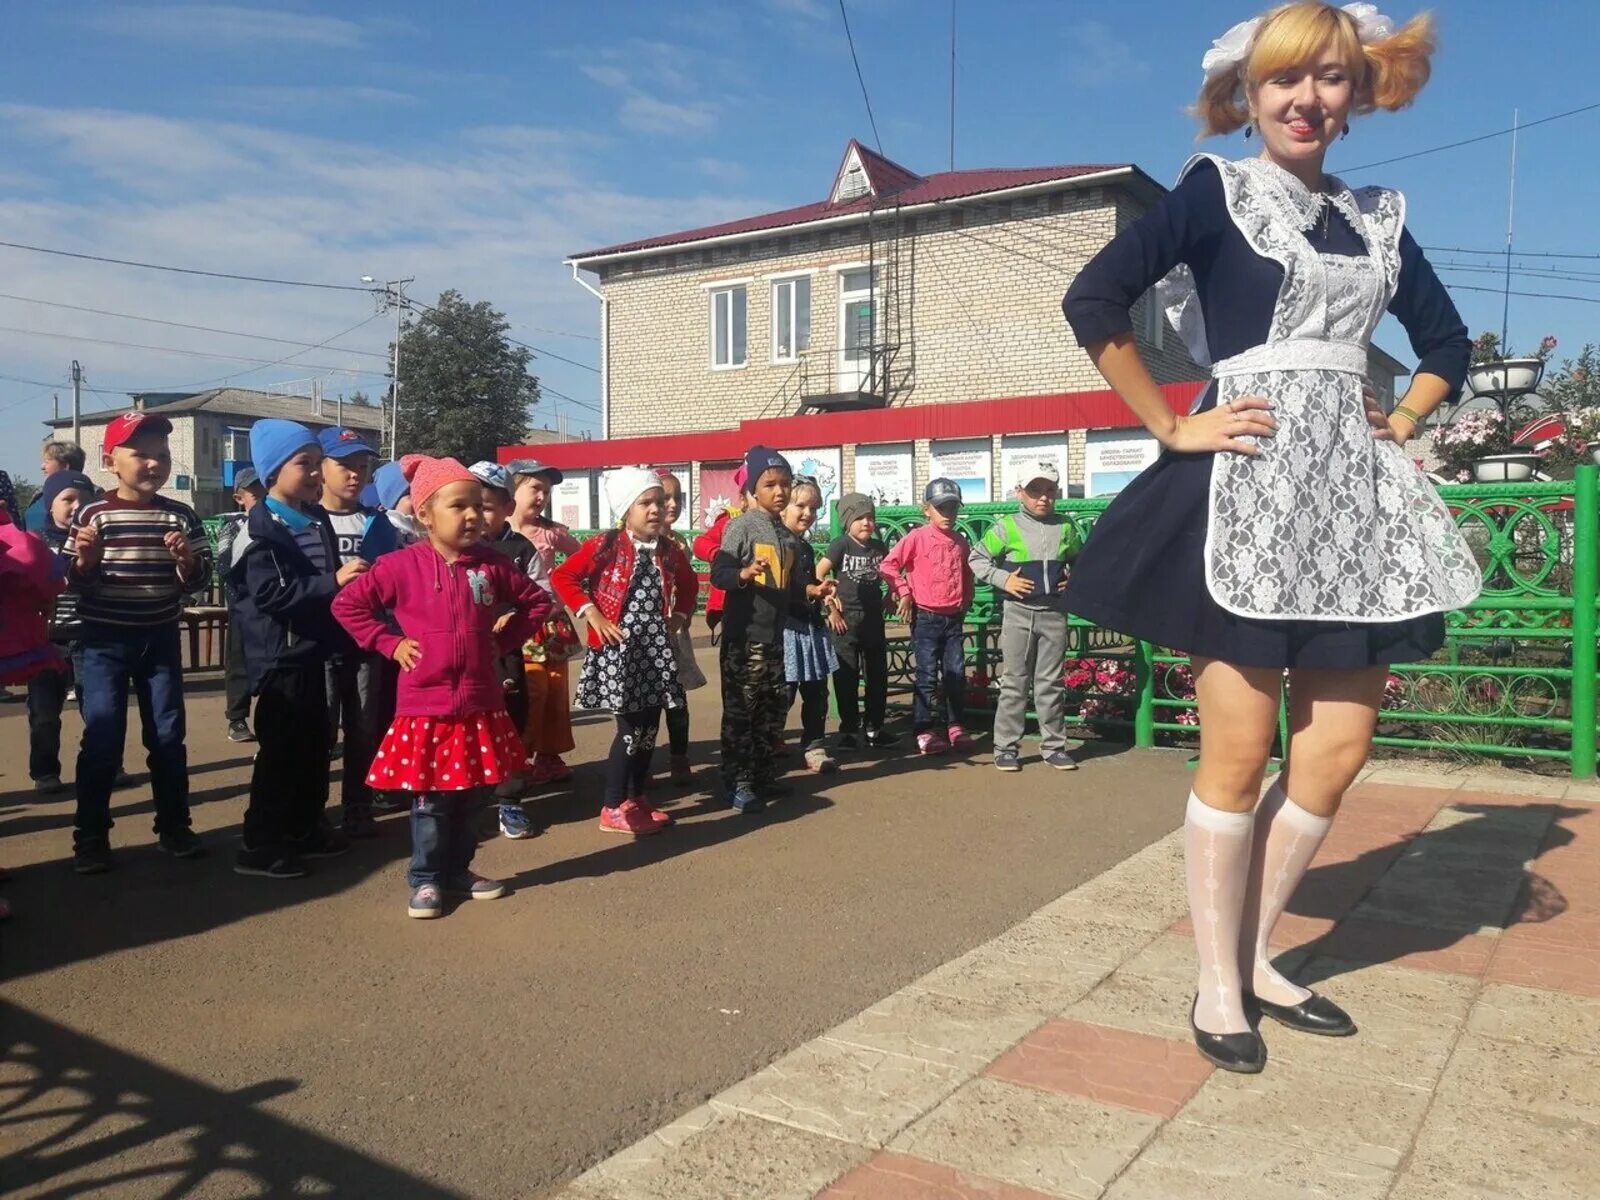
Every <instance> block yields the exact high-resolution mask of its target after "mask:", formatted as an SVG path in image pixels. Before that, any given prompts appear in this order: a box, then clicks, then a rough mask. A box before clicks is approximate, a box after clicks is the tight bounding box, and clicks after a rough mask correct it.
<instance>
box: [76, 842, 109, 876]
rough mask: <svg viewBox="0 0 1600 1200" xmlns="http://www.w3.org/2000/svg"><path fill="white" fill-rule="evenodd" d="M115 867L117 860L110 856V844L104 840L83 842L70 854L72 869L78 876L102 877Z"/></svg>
mask: <svg viewBox="0 0 1600 1200" xmlns="http://www.w3.org/2000/svg"><path fill="white" fill-rule="evenodd" d="M116 866H117V860H116V859H115V858H113V857H112V856H111V843H110V842H108V841H105V840H104V839H102V840H100V841H95V842H85V843H84V844H83V845H81V846H79V847H78V848H77V849H75V850H74V851H73V852H72V869H73V870H74V871H76V872H77V873H78V874H79V875H104V874H105V873H106V872H107V871H112V870H115V869H116Z"/></svg>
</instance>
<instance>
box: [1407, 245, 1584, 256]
mask: <svg viewBox="0 0 1600 1200" xmlns="http://www.w3.org/2000/svg"><path fill="white" fill-rule="evenodd" d="M1422 249H1424V250H1426V251H1428V253H1430V254H1486V255H1489V256H1491V257H1493V258H1504V257H1505V256H1506V253H1507V252H1506V251H1505V250H1503V249H1502V250H1466V249H1463V248H1462V247H1460V246H1423V247H1422ZM1510 254H1511V257H1512V258H1586V259H1597V258H1600V254H1557V253H1555V251H1553V250H1512V251H1510Z"/></svg>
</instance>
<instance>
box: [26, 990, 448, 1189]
mask: <svg viewBox="0 0 1600 1200" xmlns="http://www.w3.org/2000/svg"><path fill="white" fill-rule="evenodd" d="M0 1046H3V1052H0V1144H4V1146H5V1147H6V1158H5V1180H4V1186H5V1190H6V1191H7V1192H8V1193H14V1192H18V1191H24V1190H26V1191H27V1192H28V1194H29V1195H31V1196H34V1197H36V1198H39V1200H44V1198H50V1200H57V1198H61V1200H64V1198H66V1197H70V1196H81V1195H85V1194H88V1193H91V1192H92V1193H94V1194H97V1195H100V1194H103V1195H123V1194H128V1192H129V1191H132V1190H134V1189H137V1194H139V1195H160V1196H163V1197H179V1196H187V1195H191V1194H194V1193H196V1192H203V1194H206V1195H239V1196H242V1195H252V1196H288V1195H316V1196H333V1197H338V1196H344V1197H352V1198H354V1197H362V1198H366V1197H377V1196H393V1197H400V1196H404V1197H417V1198H418V1200H455V1198H457V1197H459V1196H460V1195H461V1193H458V1192H454V1191H449V1190H447V1189H445V1188H441V1187H438V1186H437V1185H435V1184H432V1183H429V1182H427V1181H426V1180H422V1179H418V1178H417V1177H416V1176H414V1175H410V1174H407V1173H406V1172H404V1171H401V1170H398V1169H397V1168H395V1167H391V1166H388V1165H386V1164H384V1163H381V1162H377V1161H375V1160H373V1159H370V1158H367V1157H365V1156H364V1155H362V1154H360V1153H358V1152H357V1151H355V1150H353V1149H351V1148H350V1147H348V1146H342V1145H340V1144H339V1143H337V1142H333V1141H329V1140H328V1139H326V1138H323V1137H320V1136H318V1135H317V1134H315V1133H310V1132H308V1131H306V1130H305V1129H302V1128H299V1127H298V1126H296V1125H293V1124H291V1123H289V1122H288V1121H285V1120H282V1119H280V1118H278V1117H275V1116H273V1115H271V1114H270V1113H267V1112H265V1111H264V1110H263V1109H262V1108H261V1107H260V1106H261V1105H262V1104H263V1103H265V1102H267V1101H270V1100H273V1099H276V1098H277V1097H280V1096H284V1095H287V1094H288V1093H290V1092H293V1091H295V1090H296V1088H298V1086H299V1083H298V1082H297V1081H296V1080H293V1079H264V1080H262V1081H261V1082H259V1083H255V1084H252V1085H250V1086H249V1087H245V1088H240V1089H239V1090H237V1091H231V1092H228V1091H220V1090H218V1089H215V1088H211V1087H207V1086H206V1085H205V1084H203V1083H199V1082H197V1081H196V1080H194V1079H191V1078H188V1077H187V1076H183V1075H179V1074H176V1073H174V1072H172V1071H167V1070H165V1069H163V1068H161V1067H158V1066H156V1065H155V1064H154V1063H151V1062H148V1061H146V1060H145V1059H141V1058H136V1057H134V1056H132V1055H129V1054H125V1053H123V1052H122V1051H120V1050H117V1049H115V1048H113V1047H111V1046H109V1045H107V1044H105V1043H104V1042H100V1041H96V1040H95V1039H93V1038H90V1037H86V1036H84V1035H83V1034H80V1033H76V1032H74V1031H73V1030H70V1029H67V1028H64V1027H63V1026H60V1025H57V1024H55V1023H54V1022H52V1021H49V1020H47V1019H45V1018H44V1017H41V1016H39V1015H38V1014H37V1013H34V1012H32V1011H30V1010H28V1009H24V1008H18V1007H15V1006H14V1005H11V1004H6V1003H4V1002H0ZM140 1184H143V1185H144V1186H143V1187H139V1185H140ZM124 1189H127V1190H126V1191H125V1190H124Z"/></svg>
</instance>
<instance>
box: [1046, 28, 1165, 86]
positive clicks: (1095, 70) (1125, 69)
mask: <svg viewBox="0 0 1600 1200" xmlns="http://www.w3.org/2000/svg"><path fill="white" fill-rule="evenodd" d="M1067 32H1068V36H1069V37H1070V38H1071V44H1070V45H1069V47H1068V49H1067V59H1066V67H1067V79H1068V81H1069V82H1071V83H1072V84H1074V85H1076V86H1078V87H1104V86H1106V85H1108V84H1116V83H1126V82H1128V81H1130V80H1135V79H1143V78H1145V77H1146V76H1147V75H1149V74H1150V64H1149V63H1148V62H1146V61H1145V60H1143V59H1141V58H1140V57H1139V56H1138V55H1137V54H1135V53H1134V50H1133V47H1132V46H1131V45H1129V44H1128V43H1127V42H1125V41H1123V40H1122V39H1121V38H1119V37H1118V36H1117V35H1116V34H1115V33H1113V32H1112V31H1111V29H1110V27H1109V26H1107V25H1104V24H1102V23H1101V22H1099V21H1080V22H1078V23H1077V24H1075V25H1073V26H1072V27H1071V28H1070V29H1069V30H1068V31H1067Z"/></svg>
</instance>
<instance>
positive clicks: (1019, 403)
mask: <svg viewBox="0 0 1600 1200" xmlns="http://www.w3.org/2000/svg"><path fill="white" fill-rule="evenodd" d="M1205 386H1206V384H1204V383H1169V384H1165V385H1163V386H1162V388H1161V391H1162V392H1163V394H1164V395H1165V396H1166V398H1167V403H1168V404H1169V405H1170V406H1171V407H1172V410H1173V412H1178V413H1183V412H1188V411H1189V404H1190V403H1191V402H1192V401H1193V400H1194V398H1195V396H1197V395H1199V393H1200V391H1201V390H1202V389H1203V388H1204V387H1205ZM1138 423H1139V422H1138V419H1137V418H1136V417H1134V415H1133V414H1132V413H1131V412H1129V411H1128V408H1127V406H1126V405H1125V404H1123V403H1122V400H1121V398H1120V397H1118V396H1117V394H1116V393H1115V392H1112V391H1098V392H1059V393H1056V394H1054V395H1047V396H1011V397H1007V398H1005V399H1001V400H971V401H968V402H966V403H964V404H914V405H909V406H907V407H905V408H890V409H869V410H867V411H864V412H843V413H822V414H816V415H807V416H799V417H776V418H772V419H770V420H764V421H742V422H740V424H739V427H738V428H737V429H711V430H705V431H702V432H699V433H672V434H663V435H661V436H659V437H637V438H613V439H611V440H610V441H589V442H542V443H540V444H539V445H537V446H502V447H501V448H500V450H499V454H498V457H499V460H500V461H501V462H503V463H504V462H510V461H511V460H512V459H514V458H537V459H538V460H539V461H540V462H543V463H548V464H550V465H551V466H553V467H560V468H562V469H563V470H574V471H576V470H584V469H599V470H605V469H607V468H609V467H624V466H632V465H635V464H638V463H653V464H657V465H664V464H670V463H681V462H691V461H699V462H723V461H729V462H731V461H733V460H735V459H739V458H742V457H744V452H745V451H746V450H748V449H749V448H750V447H751V446H754V445H757V444H759V445H763V446H771V447H773V448H774V449H776V450H801V449H816V448H819V447H823V446H844V445H850V444H856V445H872V444H875V443H879V442H909V441H912V440H914V439H916V438H958V437H988V436H989V435H990V434H995V433H999V434H1006V433H1049V432H1052V431H1056V430H1066V429H1125V428H1128V427H1130V426H1133V425H1137V424H1138Z"/></svg>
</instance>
